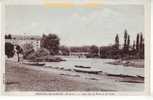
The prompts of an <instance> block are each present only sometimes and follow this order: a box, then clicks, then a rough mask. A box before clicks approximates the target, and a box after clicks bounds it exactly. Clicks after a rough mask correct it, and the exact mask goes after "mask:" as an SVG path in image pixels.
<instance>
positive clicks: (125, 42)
mask: <svg viewBox="0 0 153 100" xmlns="http://www.w3.org/2000/svg"><path fill="white" fill-rule="evenodd" d="M127 38H128V33H127V30H126V29H125V31H124V49H126V48H127Z"/></svg>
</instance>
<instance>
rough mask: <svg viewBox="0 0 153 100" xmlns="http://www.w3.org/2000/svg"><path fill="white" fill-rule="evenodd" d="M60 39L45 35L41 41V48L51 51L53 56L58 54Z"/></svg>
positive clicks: (52, 35)
mask: <svg viewBox="0 0 153 100" xmlns="http://www.w3.org/2000/svg"><path fill="white" fill-rule="evenodd" d="M59 44H60V39H59V37H58V36H57V35H55V34H49V35H48V36H47V35H43V37H42V39H41V47H42V48H46V49H48V50H49V51H50V54H51V55H56V54H58V51H59Z"/></svg>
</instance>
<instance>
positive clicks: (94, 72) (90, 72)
mask: <svg viewBox="0 0 153 100" xmlns="http://www.w3.org/2000/svg"><path fill="white" fill-rule="evenodd" d="M73 70H74V71H76V72H82V73H89V74H99V73H101V72H102V71H99V70H82V69H80V68H74V69H73Z"/></svg>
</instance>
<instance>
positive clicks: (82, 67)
mask: <svg viewBox="0 0 153 100" xmlns="http://www.w3.org/2000/svg"><path fill="white" fill-rule="evenodd" d="M75 67H76V68H91V67H86V66H78V65H75Z"/></svg>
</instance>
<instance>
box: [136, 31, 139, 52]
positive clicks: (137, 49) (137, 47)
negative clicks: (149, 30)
mask: <svg viewBox="0 0 153 100" xmlns="http://www.w3.org/2000/svg"><path fill="white" fill-rule="evenodd" d="M136 51H137V52H139V34H137V38H136Z"/></svg>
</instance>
